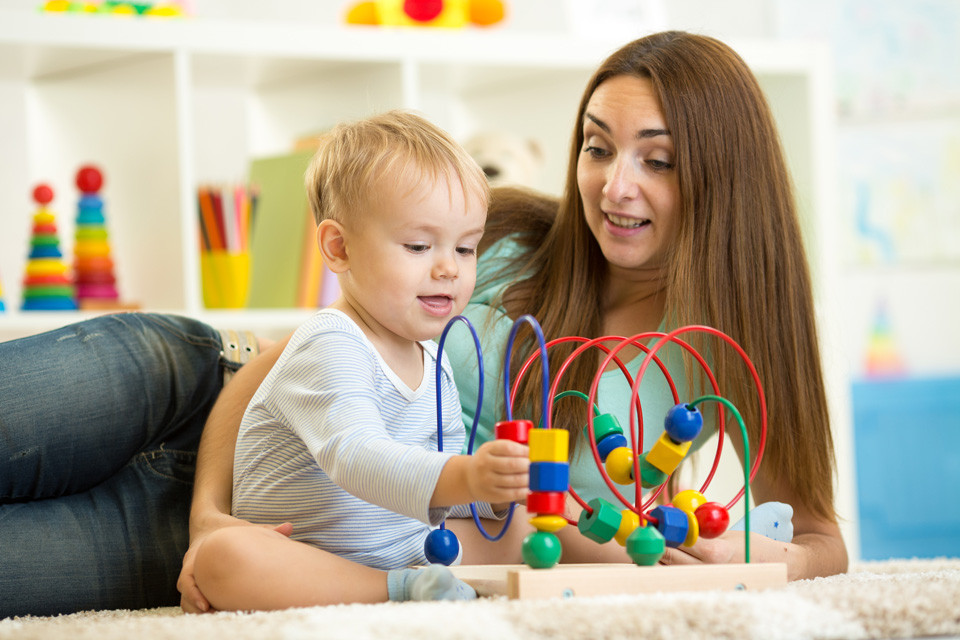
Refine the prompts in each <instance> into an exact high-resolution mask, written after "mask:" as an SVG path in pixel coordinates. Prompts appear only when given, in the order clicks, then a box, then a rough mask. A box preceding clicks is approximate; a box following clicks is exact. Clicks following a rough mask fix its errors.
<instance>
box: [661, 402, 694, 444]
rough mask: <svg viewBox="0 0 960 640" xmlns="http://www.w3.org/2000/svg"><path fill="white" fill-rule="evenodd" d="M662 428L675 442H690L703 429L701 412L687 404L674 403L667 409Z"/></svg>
mask: <svg viewBox="0 0 960 640" xmlns="http://www.w3.org/2000/svg"><path fill="white" fill-rule="evenodd" d="M663 428H664V429H665V430H666V432H667V433H668V434H669V435H670V437H671V438H672V439H673V440H674V441H675V442H690V441H691V440H693V439H694V438H696V437H697V436H698V435H700V430H701V429H703V414H701V413H700V410H699V409H697V408H696V407H691V406H690V405H688V404H684V403H680V404H678V405H674V406H673V407H671V408H670V410H669V411H667V417H666V418H665V419H664V421H663Z"/></svg>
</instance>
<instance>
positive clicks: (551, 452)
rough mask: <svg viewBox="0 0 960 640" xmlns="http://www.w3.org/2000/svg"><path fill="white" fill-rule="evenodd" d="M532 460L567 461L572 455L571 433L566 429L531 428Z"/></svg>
mask: <svg viewBox="0 0 960 640" xmlns="http://www.w3.org/2000/svg"><path fill="white" fill-rule="evenodd" d="M529 441H530V461H531V462H566V461H567V459H568V458H569V457H570V433H569V432H567V431H565V430H564V429H530V434H529Z"/></svg>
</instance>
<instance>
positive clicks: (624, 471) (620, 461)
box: [604, 447, 633, 484]
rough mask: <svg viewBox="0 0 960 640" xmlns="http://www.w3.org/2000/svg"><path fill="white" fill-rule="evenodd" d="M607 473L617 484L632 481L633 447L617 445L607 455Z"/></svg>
mask: <svg viewBox="0 0 960 640" xmlns="http://www.w3.org/2000/svg"><path fill="white" fill-rule="evenodd" d="M604 466H606V468H607V475H608V476H610V479H611V480H613V481H614V482H616V483H617V484H630V483H631V482H633V449H631V448H629V447H617V448H616V449H614V450H613V451H611V452H610V455H608V456H607V462H606V463H605V465H604Z"/></svg>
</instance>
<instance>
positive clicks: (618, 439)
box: [597, 433, 627, 462]
mask: <svg viewBox="0 0 960 640" xmlns="http://www.w3.org/2000/svg"><path fill="white" fill-rule="evenodd" d="M626 446H627V438H626V436H624V435H623V434H622V433H611V434H610V435H608V436H607V437H605V438H604V439H603V440H601V441H600V442H598V443H597V453H598V454H599V455H600V461H601V462H606V461H607V456H609V455H610V452H611V451H613V450H614V449H619V448H620V447H626Z"/></svg>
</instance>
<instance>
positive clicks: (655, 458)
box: [646, 432, 690, 475]
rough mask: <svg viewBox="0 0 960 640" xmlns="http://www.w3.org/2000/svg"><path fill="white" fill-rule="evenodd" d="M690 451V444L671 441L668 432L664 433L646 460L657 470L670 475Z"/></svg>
mask: <svg viewBox="0 0 960 640" xmlns="http://www.w3.org/2000/svg"><path fill="white" fill-rule="evenodd" d="M689 450H690V443H689V442H681V443H676V442H674V441H673V440H671V439H670V436H669V435H668V434H667V432H663V433H661V434H660V438H658V439H657V441H656V443H654V445H653V447H652V448H651V449H650V451H649V452H648V453H647V455H646V459H647V462H649V463H650V464H652V465H653V466H655V467H656V468H657V469H660V471H663V472H664V473H666V474H667V475H669V474H671V473H673V472H674V471H675V470H676V468H677V467H678V466H679V465H680V463H681V462H683V458H684V456H686V455H687V451H689Z"/></svg>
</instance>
